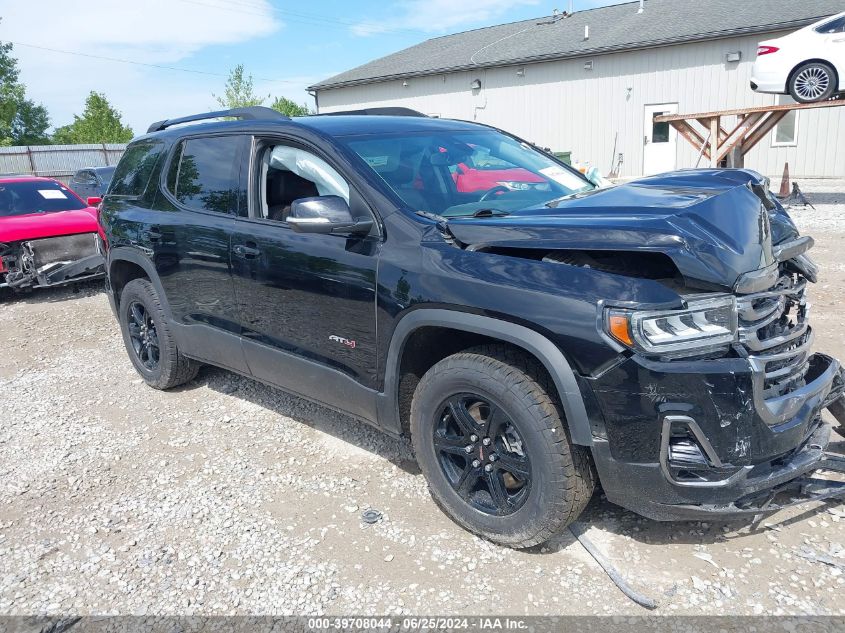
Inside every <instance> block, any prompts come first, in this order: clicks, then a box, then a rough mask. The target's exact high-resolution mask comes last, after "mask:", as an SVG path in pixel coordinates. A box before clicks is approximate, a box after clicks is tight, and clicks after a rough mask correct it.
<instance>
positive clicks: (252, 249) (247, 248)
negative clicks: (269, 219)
mask: <svg viewBox="0 0 845 633" xmlns="http://www.w3.org/2000/svg"><path fill="white" fill-rule="evenodd" d="M256 247H257V244H255V242H247V243H246V244H237V245H235V246H234V247H232V252H233V253H234V254H235V257H240V258H241V259H255V258H256V257H258V256H259V255H261V251H260V250H259V249H258V248H256Z"/></svg>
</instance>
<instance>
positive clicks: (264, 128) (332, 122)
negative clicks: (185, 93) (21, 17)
mask: <svg viewBox="0 0 845 633" xmlns="http://www.w3.org/2000/svg"><path fill="white" fill-rule="evenodd" d="M262 110H264V109H263V108H262ZM209 114H216V115H217V116H220V117H222V116H226V114H225V113H224V112H221V113H209ZM173 121H174V123H173V124H174V127H170V126H169V125H166V123H167V122H163V123H164V124H165V129H162V130H160V131H153V132H151V133H149V134H146V135H144V136H142V137H139V138H147V137H150V136H152V137H160V136H169V137H179V136H184V135H187V134H195V133H197V132H200V133H201V132H217V131H222V130H231V131H240V132H270V131H273V130H278V129H280V128H281V129H284V128H291V127H306V128H310V129H313V130H316V131H318V132H322V133H324V134H327V135H329V136H357V135H367V134H389V133H392V132H429V131H438V130H440V131H445V130H451V131H454V130H467V131H468V130H477V129H479V128H480V127H484V126H480V125H479V124H477V123H472V122H469V121H457V120H454V119H435V118H430V117H426V116H422V115H417V116H410V115H409V116H385V115H376V114H341V115H335V114H320V115H313V116H304V117H294V118H292V119H291V118H287V117H284V116H282V115H279V117H278V118H269V117H267V116H266V114H265V116H262V117H261V118H256V119H245V120H234V121H233V120H224V121H221V120H213V121H207V122H191V123H190V124H185V125H182V124H178V125H177V124H176V120H173ZM154 125H155V124H154ZM136 140H138V139H136Z"/></svg>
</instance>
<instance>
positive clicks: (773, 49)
mask: <svg viewBox="0 0 845 633" xmlns="http://www.w3.org/2000/svg"><path fill="white" fill-rule="evenodd" d="M779 50H780V49H779V48H778V47H777V46H758V47H757V57H762V56H763V55H771V54H772V53H777V52H778V51H779Z"/></svg>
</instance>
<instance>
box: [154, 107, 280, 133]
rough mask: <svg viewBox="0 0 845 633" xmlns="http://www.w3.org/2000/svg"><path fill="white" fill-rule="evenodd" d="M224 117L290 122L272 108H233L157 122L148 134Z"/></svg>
mask: <svg viewBox="0 0 845 633" xmlns="http://www.w3.org/2000/svg"><path fill="white" fill-rule="evenodd" d="M222 117H232V118H235V119H243V120H244V121H259V120H261V121H272V120H275V121H290V117H288V116H285V115H284V114H282V113H281V112H278V111H276V110H273V109H272V108H265V107H263V106H252V107H250V108H232V109H231V110H218V111H216V112H205V113H203V114H192V115H190V116H183V117H179V118H178V119H165V120H164V121H156V122H155V123H153V124H152V125H151V126H150V127H149V128H147V134H151V133H153V132H161V131H162V130H165V129H167V128H169V127H170V126H171V125H178V124H180V123H190V122H192V121H205V120H207V119H220V118H222Z"/></svg>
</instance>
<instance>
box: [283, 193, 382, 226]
mask: <svg viewBox="0 0 845 633" xmlns="http://www.w3.org/2000/svg"><path fill="white" fill-rule="evenodd" d="M287 223H288V226H290V227H291V228H292V229H293V230H294V231H296V232H297V233H322V234H325V235H327V234H329V233H336V234H343V235H366V234H367V233H369V232H370V229H372V228H373V221H372V220H369V219H367V220H356V219H355V218H353V217H352V212H351V211H350V210H349V205H348V204H346V200H344V199H343V198H340V197H338V196H317V197H314V198H300V199H299V200H294V201H293V204H292V205H291V209H290V214H288V218H287Z"/></svg>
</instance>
